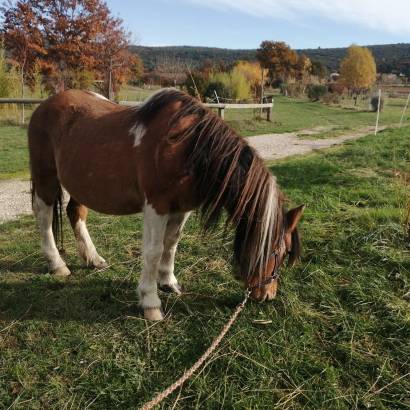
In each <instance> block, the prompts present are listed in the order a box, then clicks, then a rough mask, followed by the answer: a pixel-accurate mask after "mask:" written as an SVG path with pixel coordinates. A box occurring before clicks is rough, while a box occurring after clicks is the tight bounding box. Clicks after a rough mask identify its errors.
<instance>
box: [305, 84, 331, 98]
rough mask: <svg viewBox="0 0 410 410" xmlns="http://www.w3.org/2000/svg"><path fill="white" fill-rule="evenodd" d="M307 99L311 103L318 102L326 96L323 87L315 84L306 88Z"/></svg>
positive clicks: (324, 87) (325, 89)
mask: <svg viewBox="0 0 410 410" xmlns="http://www.w3.org/2000/svg"><path fill="white" fill-rule="evenodd" d="M307 94H308V97H309V99H310V100H311V101H319V100H320V98H322V97H323V96H325V95H326V94H327V88H326V86H325V85H320V84H315V85H310V86H309V87H308V93H307Z"/></svg>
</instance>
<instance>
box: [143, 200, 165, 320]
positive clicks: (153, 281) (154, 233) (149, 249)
mask: <svg viewBox="0 0 410 410" xmlns="http://www.w3.org/2000/svg"><path fill="white" fill-rule="evenodd" d="M167 222H168V215H158V214H157V213H156V211H155V209H154V208H153V207H152V206H151V205H149V204H146V205H145V206H144V231H143V265H144V266H143V269H142V274H141V278H140V282H139V285H138V294H139V297H140V304H141V306H142V307H143V308H144V309H155V310H157V311H158V312H159V309H160V307H161V301H160V299H159V297H158V293H157V277H158V268H159V263H160V260H161V255H162V251H163V249H164V235H165V230H166V227H167ZM146 317H147V315H146ZM147 318H148V317H147Z"/></svg>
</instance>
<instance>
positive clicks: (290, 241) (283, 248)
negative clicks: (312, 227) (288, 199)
mask: <svg viewBox="0 0 410 410" xmlns="http://www.w3.org/2000/svg"><path fill="white" fill-rule="evenodd" d="M304 208H305V206H304V205H301V206H299V207H297V208H294V209H291V210H290V211H288V212H287V213H286V214H285V215H284V218H283V224H282V227H280V236H279V238H276V239H275V240H274V241H273V242H272V243H271V246H270V256H269V258H268V260H267V262H266V264H265V268H264V269H262V272H255V273H251V274H249V275H248V276H247V277H246V278H245V284H246V287H247V289H248V290H249V292H250V297H251V298H252V299H255V300H257V301H260V302H263V301H265V300H272V299H273V298H274V297H275V296H276V292H277V289H278V278H279V273H280V268H281V266H282V265H283V263H284V261H285V259H286V258H287V257H288V266H293V265H294V264H295V262H296V261H297V260H298V259H299V257H300V238H299V233H298V230H297V225H298V223H299V221H300V218H301V217H302V214H303V211H304Z"/></svg>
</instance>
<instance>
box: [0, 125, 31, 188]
mask: <svg viewBox="0 0 410 410" xmlns="http://www.w3.org/2000/svg"><path fill="white" fill-rule="evenodd" d="M0 159H1V160H0V180H1V179H11V178H29V160H28V150H27V128H25V127H19V126H15V125H7V124H3V125H0Z"/></svg>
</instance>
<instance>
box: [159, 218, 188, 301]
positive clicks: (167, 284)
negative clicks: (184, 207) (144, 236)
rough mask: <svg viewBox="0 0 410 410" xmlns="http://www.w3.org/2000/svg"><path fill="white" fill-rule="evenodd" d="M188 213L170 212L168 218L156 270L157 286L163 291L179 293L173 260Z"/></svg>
mask: <svg viewBox="0 0 410 410" xmlns="http://www.w3.org/2000/svg"><path fill="white" fill-rule="evenodd" d="M189 215H190V212H186V213H177V214H171V215H170V216H169V219H168V223H167V229H166V231H165V237H164V251H163V253H162V257H161V263H160V265H159V272H158V273H159V276H158V283H159V288H160V289H161V290H162V291H164V292H175V293H177V294H181V288H180V286H179V285H178V281H177V278H176V277H175V275H174V261H175V252H176V250H177V246H178V242H179V239H180V236H181V232H182V229H183V227H184V225H185V222H186V221H187V219H188V217H189Z"/></svg>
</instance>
